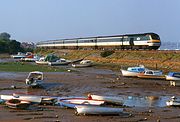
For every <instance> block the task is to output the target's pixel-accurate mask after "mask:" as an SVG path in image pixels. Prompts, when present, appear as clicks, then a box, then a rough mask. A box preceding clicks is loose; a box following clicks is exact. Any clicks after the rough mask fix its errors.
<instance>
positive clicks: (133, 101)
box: [124, 96, 171, 107]
mask: <svg viewBox="0 0 180 122" xmlns="http://www.w3.org/2000/svg"><path fill="white" fill-rule="evenodd" d="M152 98H156V99H152ZM170 99H171V96H159V97H152V96H143V97H142V96H125V97H124V105H125V106H130V107H165V106H166V101H168V100H170Z"/></svg>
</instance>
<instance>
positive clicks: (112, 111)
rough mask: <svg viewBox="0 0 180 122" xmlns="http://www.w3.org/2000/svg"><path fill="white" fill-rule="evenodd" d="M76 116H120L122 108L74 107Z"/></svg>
mask: <svg viewBox="0 0 180 122" xmlns="http://www.w3.org/2000/svg"><path fill="white" fill-rule="evenodd" d="M75 108H76V112H75V113H76V115H120V114H122V112H123V108H112V107H102V106H88V105H76V106H75Z"/></svg>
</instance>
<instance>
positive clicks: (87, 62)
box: [72, 60, 93, 68]
mask: <svg viewBox="0 0 180 122" xmlns="http://www.w3.org/2000/svg"><path fill="white" fill-rule="evenodd" d="M92 65H93V62H92V61H91V60H82V61H81V62H80V63H79V64H72V67H74V68H81V67H90V66H92Z"/></svg>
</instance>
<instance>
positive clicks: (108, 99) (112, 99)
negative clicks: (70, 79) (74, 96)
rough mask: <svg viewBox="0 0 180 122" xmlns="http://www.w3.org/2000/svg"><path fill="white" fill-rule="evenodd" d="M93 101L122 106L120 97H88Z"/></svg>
mask: <svg viewBox="0 0 180 122" xmlns="http://www.w3.org/2000/svg"><path fill="white" fill-rule="evenodd" d="M90 96H91V98H92V99H93V100H104V101H105V102H107V103H112V104H116V105H123V98H122V97H115V96H100V95H90Z"/></svg>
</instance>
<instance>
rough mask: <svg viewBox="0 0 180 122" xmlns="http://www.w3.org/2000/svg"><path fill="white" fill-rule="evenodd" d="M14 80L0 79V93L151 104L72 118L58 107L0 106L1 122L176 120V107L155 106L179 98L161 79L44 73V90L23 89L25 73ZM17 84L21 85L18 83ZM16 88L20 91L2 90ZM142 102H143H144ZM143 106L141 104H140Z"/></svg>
mask: <svg viewBox="0 0 180 122" xmlns="http://www.w3.org/2000/svg"><path fill="white" fill-rule="evenodd" d="M13 74H14V75H15V76H16V75H17V76H18V77H14V78H6V77H3V78H1V77H0V94H4V93H6V94H11V93H14V92H23V93H26V94H36V95H51V96H86V95H87V94H88V93H92V94H99V95H113V96H124V97H128V96H130V97H131V99H135V100H138V99H141V100H142V99H144V98H146V99H148V101H150V102H151V103H152V104H150V106H149V104H148V105H145V106H142V105H141V104H140V105H139V106H134V105H131V106H130V107H123V108H124V109H125V111H126V112H128V113H131V114H132V116H131V117H127V116H76V115H75V114H74V110H72V109H62V108H60V107H58V106H43V105H42V106H32V108H31V109H29V110H14V109H9V108H7V107H5V106H4V105H0V110H1V111H0V120H1V121H13V122H15V121H47V122H52V121H61V122H72V121H80V122H84V121H87V122H94V121H95V122H96V121H102V122H103V121H107V122H112V121H113V122H121V121H123V122H124V121H125V122H132V121H133V122H137V121H151V122H154V121H163V122H169V121H174V122H178V121H179V118H180V116H179V113H180V109H179V108H173V107H165V106H161V105H158V103H156V102H157V101H163V99H164V98H168V97H170V96H174V95H175V96H180V92H179V91H180V88H179V87H171V86H169V83H168V82H167V81H165V80H145V79H139V78H126V77H122V76H121V73H120V72H114V71H112V70H107V69H96V68H93V67H90V68H81V69H78V70H77V71H76V72H62V73H57V72H56V73H45V74H44V76H45V83H44V88H41V89H29V88H27V87H26V86H25V82H24V80H25V77H26V76H27V74H26V73H13ZM20 81H21V82H20ZM11 85H16V87H17V88H21V89H11V90H8V89H5V90H3V89H2V88H8V87H10V86H11ZM145 103H146V101H145ZM142 104H144V103H142Z"/></svg>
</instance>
